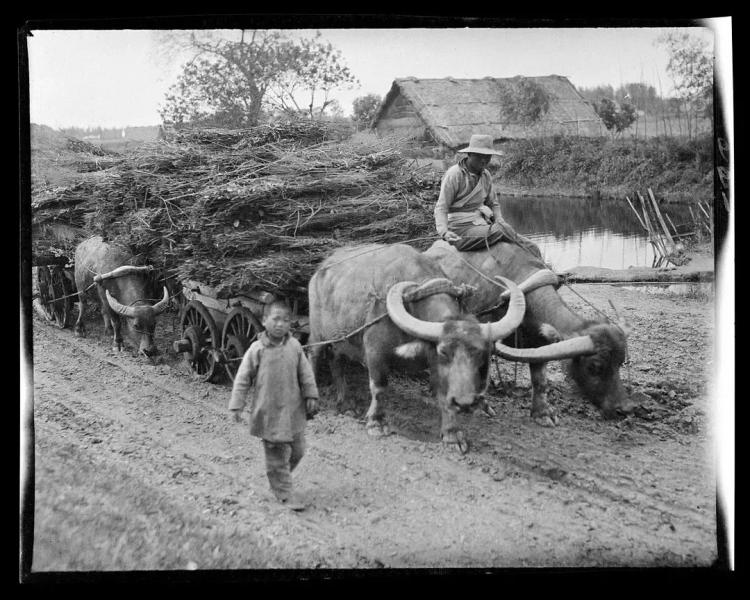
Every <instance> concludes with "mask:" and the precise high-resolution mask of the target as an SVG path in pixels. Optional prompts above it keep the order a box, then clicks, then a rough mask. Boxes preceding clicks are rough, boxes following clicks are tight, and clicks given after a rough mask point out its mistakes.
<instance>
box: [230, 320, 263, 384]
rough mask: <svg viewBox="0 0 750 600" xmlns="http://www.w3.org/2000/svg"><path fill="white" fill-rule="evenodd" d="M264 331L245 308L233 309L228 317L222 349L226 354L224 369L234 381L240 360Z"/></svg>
mask: <svg viewBox="0 0 750 600" xmlns="http://www.w3.org/2000/svg"><path fill="white" fill-rule="evenodd" d="M262 329H263V326H262V325H261V324H260V323H259V322H258V319H257V318H256V317H255V315H254V314H253V313H252V312H251V311H250V310H249V309H247V308H245V307H244V306H240V307H237V308H233V309H232V310H231V311H230V312H229V314H228V315H227V318H226V320H225V321H224V328H223V330H222V332H221V349H222V350H223V352H224V369H225V370H226V372H227V376H228V377H229V379H231V380H232V381H234V376H235V375H236V374H237V369H238V368H239V366H240V361H239V359H241V358H242V355H243V354H245V351H246V350H247V349H248V348H249V347H250V344H252V343H253V342H254V341H255V338H257V337H258V334H259V333H260V332H261V331H262Z"/></svg>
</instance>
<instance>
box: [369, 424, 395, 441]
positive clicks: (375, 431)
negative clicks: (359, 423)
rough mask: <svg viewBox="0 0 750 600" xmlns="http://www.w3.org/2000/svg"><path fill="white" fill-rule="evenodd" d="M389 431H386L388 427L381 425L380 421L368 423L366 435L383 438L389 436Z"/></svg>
mask: <svg viewBox="0 0 750 600" xmlns="http://www.w3.org/2000/svg"><path fill="white" fill-rule="evenodd" d="M390 433H391V431H390V429H388V425H386V424H385V423H381V422H380V421H370V422H369V423H368V424H367V434H368V435H371V436H372V437H385V436H387V435H390Z"/></svg>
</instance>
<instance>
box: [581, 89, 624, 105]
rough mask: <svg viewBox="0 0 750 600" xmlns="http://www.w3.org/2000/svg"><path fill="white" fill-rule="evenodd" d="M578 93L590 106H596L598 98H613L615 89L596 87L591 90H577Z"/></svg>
mask: <svg viewBox="0 0 750 600" xmlns="http://www.w3.org/2000/svg"><path fill="white" fill-rule="evenodd" d="M578 93H579V94H581V96H583V98H584V100H588V101H589V102H590V103H591V104H596V103H597V102H598V101H599V99H600V98H614V97H615V89H614V88H613V87H612V86H611V85H597V86H596V87H592V88H584V87H582V88H578Z"/></svg>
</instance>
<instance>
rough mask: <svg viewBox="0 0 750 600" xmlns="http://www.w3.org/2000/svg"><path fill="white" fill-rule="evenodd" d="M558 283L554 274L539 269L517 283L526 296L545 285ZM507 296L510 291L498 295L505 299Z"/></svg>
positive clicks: (558, 280) (558, 279)
mask: <svg viewBox="0 0 750 600" xmlns="http://www.w3.org/2000/svg"><path fill="white" fill-rule="evenodd" d="M496 277H497V276H496ZM559 283H560V278H559V277H558V276H557V275H556V274H555V273H553V272H552V271H550V270H549V269H540V270H539V271H536V272H535V273H533V274H532V275H530V276H529V277H527V278H526V279H524V280H523V281H522V282H521V283H519V284H518V287H519V288H520V289H521V291H522V292H523V293H524V294H528V293H529V292H532V291H534V290H535V289H537V288H540V287H543V286H545V285H558V284H559ZM509 295H510V290H505V291H504V292H503V293H502V294H500V297H501V298H507V297H508V296H509Z"/></svg>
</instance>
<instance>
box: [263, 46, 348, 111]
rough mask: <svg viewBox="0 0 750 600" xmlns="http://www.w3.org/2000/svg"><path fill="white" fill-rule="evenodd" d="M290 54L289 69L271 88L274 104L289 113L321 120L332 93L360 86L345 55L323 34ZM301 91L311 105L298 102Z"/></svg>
mask: <svg viewBox="0 0 750 600" xmlns="http://www.w3.org/2000/svg"><path fill="white" fill-rule="evenodd" d="M288 53H289V54H288V56H287V64H286V69H282V71H281V72H280V73H279V76H278V77H277V79H276V80H275V81H274V85H272V86H270V89H269V91H270V97H271V100H270V101H271V103H273V104H274V105H275V107H276V108H279V109H281V110H282V111H284V112H285V113H289V114H299V113H300V112H305V113H307V115H308V116H309V117H310V118H311V119H314V118H315V117H318V118H320V117H322V116H324V115H325V111H326V109H327V108H328V107H329V105H331V103H332V102H333V100H332V99H331V98H329V93H330V92H331V90H333V89H335V88H339V87H346V86H352V85H355V84H357V83H358V81H357V78H356V77H354V75H352V73H351V71H350V70H349V67H347V66H346V65H344V64H343V61H342V58H341V52H340V51H339V50H336V49H335V48H334V47H333V46H332V45H331V43H330V42H328V43H326V42H323V41H322V40H321V35H320V32H318V33H317V34H316V36H315V37H314V38H312V39H302V40H300V41H299V42H297V43H292V44H290V45H289V47H288ZM300 92H301V93H302V94H305V95H306V96H307V97H308V98H309V103H308V104H301V103H300V102H298V95H299V93H300ZM318 94H319V96H318ZM316 96H317V99H318V100H319V102H320V103H319V104H318V105H316V104H315V101H316ZM321 96H322V97H321Z"/></svg>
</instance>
